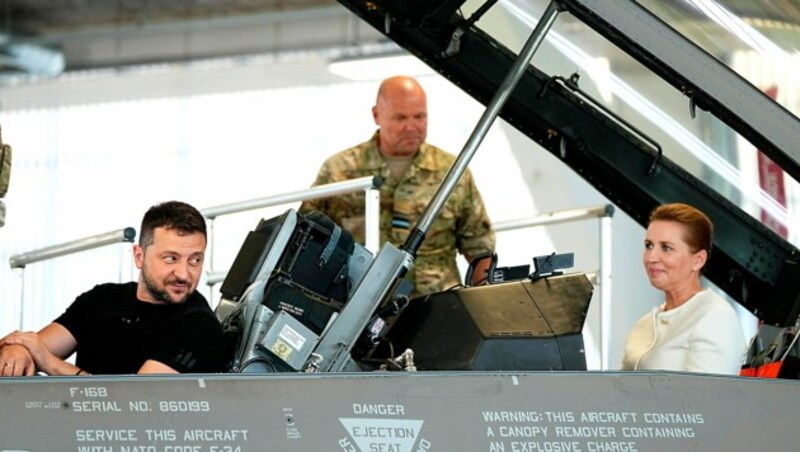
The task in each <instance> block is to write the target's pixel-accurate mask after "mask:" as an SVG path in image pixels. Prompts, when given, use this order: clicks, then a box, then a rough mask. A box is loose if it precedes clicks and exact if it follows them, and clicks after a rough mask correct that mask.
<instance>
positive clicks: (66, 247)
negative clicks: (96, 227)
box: [8, 227, 136, 329]
mask: <svg viewBox="0 0 800 452" xmlns="http://www.w3.org/2000/svg"><path fill="white" fill-rule="evenodd" d="M135 238H136V229H134V228H132V227H127V228H123V229H118V230H115V231H110V232H105V233H102V234H97V235H92V236H89V237H85V238H82V239H78V240H72V241H70V242H64V243H60V244H57V245H51V246H47V247H44V248H40V249H37V250H33V251H28V252H25V253H20V254H14V255H13V256H11V257H10V258H9V259H8V263H9V265H10V266H11V269H12V270H16V271H18V272H19V279H20V291H19V329H22V328H23V326H24V323H23V321H24V319H25V317H24V315H25V266H26V265H28V264H33V263H35V262H41V261H45V260H49V259H55V258H57V257H60V256H66V255H68V254H75V253H79V252H81V251H86V250H91V249H95V248H100V247H103V246H106V245H112V244H115V243H125V242H133V241H134V239H135ZM123 267H124V266H120V275H119V280H120V282H122V280H123V274H122V273H123Z"/></svg>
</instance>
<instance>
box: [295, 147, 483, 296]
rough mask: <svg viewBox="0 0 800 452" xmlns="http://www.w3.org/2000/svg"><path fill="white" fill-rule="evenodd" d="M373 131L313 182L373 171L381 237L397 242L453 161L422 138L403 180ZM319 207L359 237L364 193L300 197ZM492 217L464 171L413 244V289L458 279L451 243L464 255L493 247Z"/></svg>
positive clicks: (309, 206)
mask: <svg viewBox="0 0 800 452" xmlns="http://www.w3.org/2000/svg"><path fill="white" fill-rule="evenodd" d="M378 133H379V132H376V133H375V134H374V135H373V136H372V138H371V139H370V140H369V141H367V142H364V143H361V144H359V145H357V146H355V147H352V148H350V149H347V150H345V151H342V152H339V153H338V154H335V155H333V156H332V157H330V158H328V160H326V161H325V163H323V165H322V167H321V168H320V170H319V173H318V174H317V179H316V180H315V181H314V185H323V184H329V183H333V182H341V181H343V180H350V179H355V178H359V177H365V176H373V175H378V176H380V177H381V178H382V179H383V181H384V182H383V185H382V186H381V188H380V192H381V201H380V203H381V212H380V231H381V232H380V243H384V242H386V241H387V240H388V241H389V242H391V243H392V244H394V245H395V246H398V247H399V246H401V245H403V243H404V242H405V240H406V238H407V237H408V234H409V233H410V231H411V228H413V227H414V226H415V225H416V224H417V222H418V221H419V219H420V217H421V216H422V213H423V212H424V211H425V208H426V207H427V206H428V204H429V203H430V201H431V200H432V199H433V196H434V195H435V194H436V191H437V189H438V188H439V185H440V183H441V182H442V180H443V179H444V177H445V176H446V174H447V171H448V170H449V169H450V167H451V166H452V164H453V162H454V161H455V157H454V156H453V155H451V154H448V153H446V152H445V151H443V150H441V149H439V148H437V147H435V146H432V145H430V144H428V143H423V144H422V146H421V147H420V150H419V152H418V153H417V155H416V156H415V157H414V159H413V160H412V162H411V165H410V166H409V168H408V170H407V171H406V174H405V176H404V178H403V180H400V181H398V180H397V179H395V178H394V177H393V176H392V174H391V171H390V170H389V168H388V167H387V166H386V164H385V163H384V161H383V158H382V157H381V154H380V151H379V150H378ZM309 210H318V211H320V212H323V213H325V214H326V215H328V216H329V217H331V219H333V221H335V222H336V223H338V224H339V225H341V226H342V227H343V228H344V229H345V230H347V231H349V232H350V233H351V234H353V236H354V237H355V239H356V240H358V241H359V242H361V243H364V193H363V192H359V193H352V194H348V195H342V196H338V197H330V198H322V199H315V200H311V201H306V202H304V203H303V204H302V205H301V206H300V209H299V211H300V212H307V211H309ZM494 246H495V236H494V231H493V230H492V225H491V221H490V220H489V217H488V215H487V214H486V208H485V207H484V205H483V201H482V200H481V195H480V193H479V192H478V188H477V187H476V186H475V182H474V181H473V179H472V173H470V171H469V170H467V171H465V172H464V174H463V175H462V176H461V178H460V179H459V181H458V183H457V184H456V186H455V188H454V189H453V191H452V192H451V193H450V196H449V197H448V199H447V201H446V202H445V205H444V207H443V208H442V210H441V211H440V212H439V215H438V217H437V218H436V219H435V220H434V221H433V224H432V225H431V228H430V230H429V231H428V234H427V236H426V238H425V240H423V242H422V245H421V247H420V249H419V250H418V253H417V256H416V260H415V262H414V266H413V268H412V269H411V271H410V272H409V275H407V277H406V278H407V279H408V280H410V281H411V282H412V283H414V284H415V294H421V293H429V292H438V291H442V290H446V289H448V288H450V287H452V286H455V285H457V284H459V283H461V278H460V275H459V272H458V267H457V266H456V249H458V251H459V252H461V254H464V255H466V256H470V257H473V256H476V255H478V254H480V253H484V252H488V251H494Z"/></svg>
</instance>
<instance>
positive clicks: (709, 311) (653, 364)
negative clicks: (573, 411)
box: [622, 203, 747, 375]
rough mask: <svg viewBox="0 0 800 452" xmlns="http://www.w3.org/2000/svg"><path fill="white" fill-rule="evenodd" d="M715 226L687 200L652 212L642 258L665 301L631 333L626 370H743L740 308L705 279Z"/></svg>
mask: <svg viewBox="0 0 800 452" xmlns="http://www.w3.org/2000/svg"><path fill="white" fill-rule="evenodd" d="M713 232H714V226H713V224H712V223H711V220H709V218H708V217H707V216H706V215H705V214H704V213H703V212H701V211H699V210H697V209H695V208H694V207H692V206H689V205H687V204H680V203H675V204H664V205H661V206H659V207H657V208H656V209H655V210H653V212H652V213H651V214H650V222H649V225H648V226H647V232H646V234H645V239H644V254H643V259H642V260H643V263H644V268H645V271H646V273H647V277H648V278H649V280H650V284H651V285H652V286H653V287H655V288H656V289H659V290H661V291H662V292H664V301H663V303H661V305H660V306H658V307H656V308H653V310H652V311H651V312H648V313H647V314H645V315H644V316H643V317H642V318H640V319H639V320H638V321H637V322H636V324H635V325H634V327H633V329H632V330H631V332H630V334H629V335H628V338H627V340H626V342H625V353H624V356H623V358H622V369H623V370H675V371H686V372H703V373H712V374H729V375H738V374H739V370H740V368H741V365H742V363H743V362H744V357H745V353H746V350H747V344H746V341H745V338H744V334H743V333H742V327H741V324H740V323H739V319H738V317H737V315H736V311H734V309H733V307H732V306H731V305H730V304H728V302H726V301H725V300H723V299H722V298H721V297H719V296H718V295H717V294H715V293H714V292H712V291H710V290H708V289H705V288H703V287H702V285H701V283H700V275H701V272H702V270H703V267H704V266H705V264H706V262H707V261H708V258H709V253H710V252H711V243H712V236H713Z"/></svg>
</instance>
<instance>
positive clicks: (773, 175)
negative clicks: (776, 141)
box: [758, 86, 789, 238]
mask: <svg viewBox="0 0 800 452" xmlns="http://www.w3.org/2000/svg"><path fill="white" fill-rule="evenodd" d="M764 92H765V93H766V94H767V95H768V96H769V97H771V98H773V99H775V98H777V97H778V87H776V86H771V87H769V88H767V89H766V90H764ZM758 185H759V186H760V187H761V189H762V190H764V192H766V193H767V194H769V195H770V196H771V197H772V198H773V199H774V200H775V201H776V202H777V203H778V204H780V205H782V206H783V207H786V189H785V188H784V184H783V170H782V169H781V167H780V166H778V165H776V164H775V162H773V161H772V160H770V158H769V157H767V156H766V155H764V153H763V152H761V151H760V150H759V151H758ZM761 221H762V222H763V223H764V224H765V225H766V226H767V227H768V228H770V229H772V230H773V231H775V232H777V233H778V234H780V236H781V237H783V238H787V237H788V236H789V229H788V228H787V227H786V225H785V224H783V223H781V222H780V221H778V219H777V218H775V217H773V216H772V215H770V214H769V213H768V212H767V211H766V210H763V209H762V210H761Z"/></svg>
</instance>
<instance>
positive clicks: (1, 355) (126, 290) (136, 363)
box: [0, 201, 226, 376]
mask: <svg viewBox="0 0 800 452" xmlns="http://www.w3.org/2000/svg"><path fill="white" fill-rule="evenodd" d="M205 249H206V223H205V219H204V218H203V216H202V215H201V214H200V212H198V211H197V209H195V208H194V207H192V206H190V205H188V204H185V203H182V202H178V201H170V202H165V203H162V204H158V205H156V206H153V207H151V208H150V209H149V210H148V211H147V213H145V215H144V218H143V220H142V227H141V234H140V237H139V244H138V245H134V247H133V254H134V259H135V262H136V267H137V268H139V270H140V272H139V279H138V281H137V282H131V283H127V284H101V285H98V286H95V287H94V288H93V289H91V290H89V291H88V292H85V293H83V294H82V295H80V296H79V297H78V298H77V299H75V301H74V302H73V303H72V304H71V305H70V306H69V307H68V308H67V310H66V312H64V313H63V314H62V315H61V316H59V317H58V318H57V319H56V320H55V321H53V323H51V324H49V325H47V326H46V327H44V328H43V329H42V330H41V331H39V332H38V333H34V332H20V331H15V332H13V333H11V334H9V335H8V336H6V337H4V338H2V339H0V376H22V375H33V374H34V373H35V372H43V373H45V374H47V375H89V374H134V373H140V374H146V373H160V374H165V373H179V372H195V373H197V372H203V373H207V372H221V371H223V370H224V367H225V365H226V357H225V344H224V340H223V336H222V328H221V326H220V324H219V322H218V321H217V318H216V316H215V315H214V313H213V312H212V311H211V308H210V307H209V305H208V302H207V301H206V299H205V298H204V297H203V296H202V295H201V294H199V293H197V292H195V289H196V288H197V284H198V282H199V280H200V272H201V271H202V268H203V258H204V256H205ZM73 352H76V353H77V355H76V358H75V365H73V364H70V363H68V362H67V361H65V359H66V358H68V357H69V356H70V355H72V353H73Z"/></svg>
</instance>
